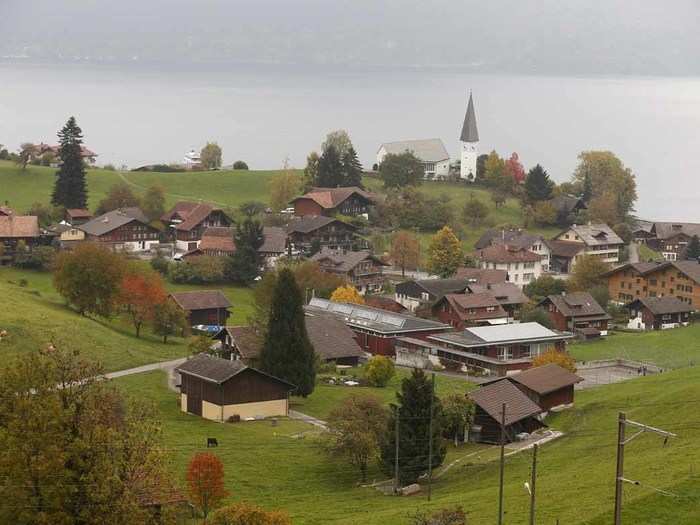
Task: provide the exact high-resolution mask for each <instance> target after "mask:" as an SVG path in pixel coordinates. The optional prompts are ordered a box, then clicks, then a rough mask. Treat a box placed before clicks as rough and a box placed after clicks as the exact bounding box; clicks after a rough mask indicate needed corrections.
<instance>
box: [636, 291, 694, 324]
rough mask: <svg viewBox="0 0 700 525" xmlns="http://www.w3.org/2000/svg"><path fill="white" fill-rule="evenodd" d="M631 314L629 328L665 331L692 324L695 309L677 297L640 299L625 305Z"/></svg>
mask: <svg viewBox="0 0 700 525" xmlns="http://www.w3.org/2000/svg"><path fill="white" fill-rule="evenodd" d="M625 308H627V310H629V312H630V321H629V323H628V325H627V327H628V328H632V329H634V330H664V329H667V328H677V327H679V326H686V325H688V324H689V323H690V315H691V314H692V313H693V311H694V309H693V307H692V306H691V305H689V304H688V303H686V302H684V301H681V300H680V299H678V298H677V297H640V298H639V299H635V300H634V301H632V302H631V303H629V304H627V305H625Z"/></svg>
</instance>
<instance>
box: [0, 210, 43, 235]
mask: <svg viewBox="0 0 700 525" xmlns="http://www.w3.org/2000/svg"><path fill="white" fill-rule="evenodd" d="M0 237H1V238H6V239H8V238H9V239H12V238H25V237H39V218H38V217H36V216H35V215H0Z"/></svg>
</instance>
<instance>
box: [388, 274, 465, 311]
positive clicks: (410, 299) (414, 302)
mask: <svg viewBox="0 0 700 525" xmlns="http://www.w3.org/2000/svg"><path fill="white" fill-rule="evenodd" d="M468 284H469V280H468V279H462V278H460V279H423V280H418V281H414V280H410V281H404V282H402V283H399V284H397V285H396V288H395V292H394V295H395V298H396V302H398V303H400V304H402V305H403V306H404V307H405V308H407V309H408V310H410V311H411V312H415V311H416V310H417V309H418V308H420V307H421V306H431V305H432V304H433V303H435V301H437V300H438V299H440V298H441V297H442V296H444V295H446V294H448V293H464V292H465V290H466V289H467V286H468Z"/></svg>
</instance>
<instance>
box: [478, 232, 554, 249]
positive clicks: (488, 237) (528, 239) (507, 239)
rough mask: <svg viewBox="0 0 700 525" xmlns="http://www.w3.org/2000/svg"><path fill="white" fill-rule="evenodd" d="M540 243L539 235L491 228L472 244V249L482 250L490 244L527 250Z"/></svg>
mask: <svg viewBox="0 0 700 525" xmlns="http://www.w3.org/2000/svg"><path fill="white" fill-rule="evenodd" d="M541 241H542V236H541V235H533V234H531V233H528V232H526V231H523V230H514V229H505V228H491V229H489V230H486V231H485V232H484V234H483V235H482V236H481V237H479V240H478V241H476V243H475V244H474V248H476V249H477V250H482V249H484V248H487V247H488V246H491V245H492V244H507V245H509V246H515V247H517V248H524V249H528V248H530V246H532V245H533V244H536V243H538V242H541Z"/></svg>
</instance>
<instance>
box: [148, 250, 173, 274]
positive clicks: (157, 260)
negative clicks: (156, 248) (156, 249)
mask: <svg viewBox="0 0 700 525" xmlns="http://www.w3.org/2000/svg"><path fill="white" fill-rule="evenodd" d="M151 268H153V269H154V270H155V271H157V272H158V273H159V274H161V275H168V270H169V269H170V261H168V259H166V258H165V257H163V256H162V255H161V254H158V255H157V256H156V257H154V258H153V259H151Z"/></svg>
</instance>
